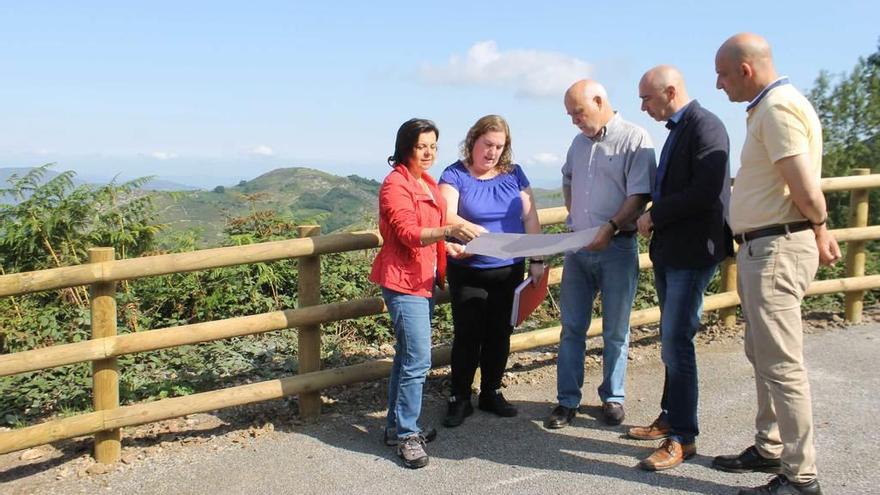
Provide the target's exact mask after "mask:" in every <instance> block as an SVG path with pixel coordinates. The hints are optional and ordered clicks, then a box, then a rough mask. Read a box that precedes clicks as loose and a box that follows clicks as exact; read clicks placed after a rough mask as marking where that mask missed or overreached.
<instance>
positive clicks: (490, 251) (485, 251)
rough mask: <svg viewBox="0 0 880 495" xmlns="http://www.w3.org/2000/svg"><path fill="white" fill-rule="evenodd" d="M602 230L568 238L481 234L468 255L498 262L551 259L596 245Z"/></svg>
mask: <svg viewBox="0 0 880 495" xmlns="http://www.w3.org/2000/svg"><path fill="white" fill-rule="evenodd" d="M598 231H599V227H593V228H592V229H587V230H580V231H578V232H571V233H568V234H493V233H488V234H482V235H480V237H477V238H476V239H474V240H472V241H471V242H469V243H468V244H467V246H465V252H466V253H472V254H482V255H484V256H494V257H495V258H502V259H510V258H526V257H529V256H550V255H552V254H556V253H561V252H563V251H577V250H578V249H581V248H582V247H584V246H586V245H587V244H589V243H591V242H592V241H593V238H594V237H596V233H597V232H598Z"/></svg>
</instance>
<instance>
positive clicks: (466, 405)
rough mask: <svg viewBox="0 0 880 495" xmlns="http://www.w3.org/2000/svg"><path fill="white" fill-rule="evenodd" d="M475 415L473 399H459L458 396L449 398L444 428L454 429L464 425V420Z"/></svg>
mask: <svg viewBox="0 0 880 495" xmlns="http://www.w3.org/2000/svg"><path fill="white" fill-rule="evenodd" d="M473 413H474V406H472V405H471V398H470V397H468V398H467V399H459V398H458V397H456V396H454V395H453V396H451V397H449V406H448V409H446V417H445V418H443V426H445V427H447V428H454V427H456V426H458V425H460V424H462V423H464V418H466V417H468V416H470V415H471V414H473Z"/></svg>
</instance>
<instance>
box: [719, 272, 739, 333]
mask: <svg viewBox="0 0 880 495" xmlns="http://www.w3.org/2000/svg"><path fill="white" fill-rule="evenodd" d="M721 292H736V257H735V256H732V257H728V258H725V259H724V261H722V262H721ZM718 313H719V316H721V324H722V325H724V326H725V327H732V326H734V325H735V324H736V306H734V307H732V308H725V309H722V310H721V311H719V312H718Z"/></svg>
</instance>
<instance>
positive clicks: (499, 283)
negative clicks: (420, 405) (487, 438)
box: [439, 115, 544, 427]
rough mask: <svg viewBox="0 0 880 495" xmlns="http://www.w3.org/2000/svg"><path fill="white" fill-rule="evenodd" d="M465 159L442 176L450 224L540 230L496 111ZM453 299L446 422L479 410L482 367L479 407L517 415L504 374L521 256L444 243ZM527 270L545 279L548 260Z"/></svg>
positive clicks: (471, 137)
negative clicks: (475, 392)
mask: <svg viewBox="0 0 880 495" xmlns="http://www.w3.org/2000/svg"><path fill="white" fill-rule="evenodd" d="M461 154H462V159H461V160H459V161H457V162H455V163H453V164H452V165H450V166H449V167H447V168H446V170H444V171H443V174H442V175H441V176H440V181H439V182H440V194H442V195H443V197H444V198H445V199H446V205H447V206H446V208H447V221H448V222H452V223H464V224H466V225H469V226H474V227H475V228H476V229H478V230H479V231H480V232H498V233H513V234H517V233H518V234H521V233H524V232H525V233H529V234H539V233H541V224H540V223H539V222H538V213H537V211H536V209H535V201H534V197H533V196H532V190H531V188H530V187H529V180H528V179H527V178H526V175H525V174H524V173H523V171H522V169H521V168H520V166H519V165H517V164H515V163H512V162H511V155H512V153H511V149H510V128H509V127H508V125H507V122H506V121H505V120H504V119H503V118H502V117H500V116H498V115H487V116H485V117H483V118H481V119H480V120H478V121H477V122H476V123H475V124H474V125H473V126H472V127H471V128H470V130H469V131H468V133H467V137H466V138H465V140H464V142H463V143H462V145H461ZM446 249H447V254H448V255H449V267H448V271H447V275H448V280H449V291H450V294H451V296H452V320H453V323H454V325H455V335H454V338H453V341H452V391H451V394H450V397H449V408H448V411H447V414H446V417H445V418H444V420H443V424H444V425H445V426H448V427H453V426H458V425H460V424H461V423H462V422H463V421H464V418H465V417H467V416H469V415H470V414H472V413H473V412H474V409H473V406H472V405H471V384H472V383H473V380H474V374H475V373H476V370H477V366H479V367H480V370H481V378H480V398H479V401H478V403H477V407H479V408H480V409H482V410H484V411H490V412H493V413H495V414H497V415H499V416H503V417H510V416H516V413H517V411H516V408H515V407H514V406H513V405H512V404H510V403H509V402H507V401H506V400H505V399H504V396H503V395H502V394H501V390H500V389H501V376H502V375H503V374H504V368H505V367H506V366H507V356H508V354H509V353H510V334H511V333H512V332H513V327H511V326H510V311H511V308H512V307H513V291H514V289H515V288H516V286H517V285H519V283H520V282H522V280H523V275H524V273H523V272H524V271H525V263H524V260H523V259H522V258H515V259H500V258H492V257H489V256H481V255H475V256H472V255H467V254H465V253H464V246H463V245H461V244H454V243H452V242H448V243H446ZM529 273H530V274H531V275H533V276H534V277H535V279H538V278H540V276H541V275H542V274H543V273H544V263H543V261H542V260H540V259H530V260H529Z"/></svg>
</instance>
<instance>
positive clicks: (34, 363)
mask: <svg viewBox="0 0 880 495" xmlns="http://www.w3.org/2000/svg"><path fill="white" fill-rule="evenodd" d="M868 174H869V171H868V170H867V169H856V170H855V171H854V176H851V177H834V178H827V179H823V180H822V189H823V191H825V192H836V191H852V196H851V205H850V212H851V213H850V222H849V228H845V229H837V230H834V231H832V232H833V234H834V236H835V237H836V238H837V239H838V241H839V242H847V243H848V247H847V264H846V270H847V277H846V278H842V279H833V280H821V281H814V282H813V283H812V284H811V285H810V288H809V290H808V292H807V294H808V295H817V294H828V293H837V292H844V293H845V294H846V308H845V312H846V317H847V320H849V321H858V320H859V319H860V318H861V302H862V298H863V296H864V291H866V290H870V289H876V288H880V275H868V276H865V241H869V240H876V239H880V226H870V227H869V226H867V218H868V215H867V204H868V195H867V190H868V189H871V188H880V174H874V175H868ZM565 217H566V211H565V209H564V208H548V209H544V210H541V211H540V212H539V218H540V220H541V224H542V225H548V224H556V223H561V222H563V221H564V219H565ZM319 233H320V228H319V227H302V228H301V230H300V232H299V236H300V238H298V239H293V240H287V241H276V242H267V243H261V244H254V245H249V246H234V247H225V248H215V249H205V250H200V251H194V252H189V253H176V254H167V255H160V256H151V257H144V258H136V259H127V260H118V261H113V250H112V249H109V248H97V249H95V250H93V251H92V252H91V256H90V263H89V264H85V265H80V266H72V267H64V268H55V269H51V270H41V271H37V272H28V273H18V274H10V275H4V276H0V297H2V296H14V295H20V294H27V293H32V292H38V291H46V290H53V289H60V288H67V287H75V286H81V285H90V286H91V287H92V298H91V304H92V315H93V317H92V321H93V339H92V340H89V341H85V342H77V343H72V344H62V345H57V346H53V347H48V348H44V349H35V350H30V351H23V352H18V353H14V354H8V355H3V356H0V376H7V375H12V374H18V373H24V372H28V371H35V370H40V369H46V368H52V367H56V366H63V365H68V364H73V363H79V362H84V361H91V362H93V368H94V391H93V393H94V408H95V411H94V412H92V413H86V414H81V415H78V416H73V417H69V418H64V419H60V420H53V421H48V422H46V423H42V424H39V425H34V426H29V427H26V428H21V429H17V430H12V431H7V432H0V453H7V452H12V451H15V450H20V449H25V448H29V447H33V446H37V445H42V444H45V443H50V442H54V441H57V440H62V439H68V438H73V437H77V436H82V435H89V434H95V438H96V444H95V457H96V460H97V461H98V462H103V463H110V462H115V461H117V460H118V459H119V450H120V438H121V436H120V432H121V428H123V427H126V426H135V425H140V424H145V423H150V422H154V421H159V420H164V419H170V418H175V417H180V416H184V415H187V414H194V413H197V412H206V411H213V410H217V409H222V408H226V407H232V406H237V405H242V404H250V403H253V402H260V401H265V400H271V399H278V398H281V397H285V396H289V395H294V394H298V395H299V400H300V410H301V414H302V415H303V416H304V417H315V416H317V415H318V414H319V413H320V401H319V400H318V399H319V395H318V394H319V392H320V390H321V389H324V388H327V387H330V386H335V385H342V384H349V383H354V382H359V381H367V380H372V379H376V378H381V377H384V376H386V375H387V374H388V372H389V369H390V366H391V361H390V360H389V359H380V360H376V361H371V362H367V363H362V364H358V365H355V366H348V367H343V368H336V369H329V370H320V325H321V324H322V323H328V322H333V321H340V320H345V319H350V318H358V317H362V316H368V315H376V314H380V313H383V312H384V311H385V306H384V303H383V301H382V299H381V298H375V297H374V298H365V299H355V300H351V301H342V302H334V303H329V304H320V300H319V299H320V297H319V294H320V262H319V256H320V255H323V254H330V253H340V252H346V251H355V250H362V249H369V248H375V247H378V246H380V245H381V238H380V236H379V235H378V232H376V231H369V232H353V233H344V234H331V235H318V234H319ZM289 258H298V259H299V263H300V266H299V273H300V287H299V297H300V299H299V308H298V309H295V310H285V311H275V312H270V313H263V314H258V315H251V316H244V317H239V318H231V319H226V320H218V321H211V322H205V323H197V324H193V325H182V326H177V327H171V328H165V329H159V330H151V331H145V332H138V333H134V334H125V335H116V305H115V300H114V293H115V288H114V284H115V282H117V281H121V280H132V279H137V278H143V277H148V276H156V275H166V274H171V273H183V272H190V271H195V270H204V269H210V268H220V267H225V266H232V265H239V264H245V263H258V262H270V261H277V260H282V259H289ZM639 266H640V268H641V269H647V268H650V267H651V262H650V260H649V259H648V256H647V254H644V253H643V254H641V255H640V259H639ZM561 274H562V269H561V268H554V269H552V270H551V273H550V283H551V284H558V283H559V281H560V279H561ZM735 276H736V270H735V263H733V262H731V261H728V262H726V263H725V265H724V267H723V269H722V282H721V289H722V292H721V293H719V294H714V295H710V296H707V297H706V299H705V302H704V310H705V311H714V310H723V311H724V312H723V313H722V317H723V318H724V321H725V322H732V319H733V318H734V317H735V308H736V306H737V305H738V304H739V298H738V296H737V294H736V292H735ZM440 299H441V302H445V301H448V294H443V295H441V297H440ZM659 319H660V311H659V308H656V307H655V308H649V309H645V310H639V311H634V312H633V313H632V317H631V324H632V325H634V326H636V325H644V324H649V323H656V322H658V321H659ZM285 328H298V329H299V336H300V347H299V350H300V355H299V361H300V370H299V375H297V376H293V377H288V378H283V379H278V380H269V381H265V382H260V383H253V384H249V385H242V386H237V387H230V388H226V389H221V390H215V391H211V392H203V393H199V394H193V395H189V396H186V397H177V398H173V399H164V400H160V401H156V402H150V403H145V404H133V405H129V406H124V407H118V401H119V395H118V394H119V391H118V372H117V370H116V357H118V356H121V355H125V354H133V353H138V352H146V351H151V350H157V349H163V348H169V347H176V346H181V345H187V344H194V343H199V342H207V341H212V340H218V339H225V338H230V337H238V336H245V335H254V334H258V333H263V332H269V331H274V330H280V329H285ZM560 330H561V329H560V327H552V328H544V329H540V330H535V331H532V332H526V333H520V334H515V335H514V336H513V337H512V339H511V351H520V350H525V349H531V348H534V347H540V346H545V345H551V344H556V343H558V342H559V333H560ZM601 331H602V323H601V319H596V320H594V321H593V323H592V325H591V327H590V332H589V334H588V335H589V336H595V335H598V334H599V333H601ZM432 352H433V356H432V357H433V359H432V363H433V365H434V366H442V365H445V364H448V362H449V354H450V349H449V347H448V346H442V347H437V348H435V349H434V350H433V351H432Z"/></svg>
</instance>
